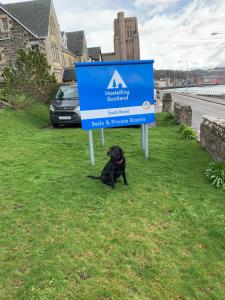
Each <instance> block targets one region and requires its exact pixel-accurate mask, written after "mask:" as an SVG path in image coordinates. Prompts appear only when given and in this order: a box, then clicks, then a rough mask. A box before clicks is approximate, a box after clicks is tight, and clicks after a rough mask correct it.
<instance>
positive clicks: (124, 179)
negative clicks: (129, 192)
mask: <svg viewBox="0 0 225 300" xmlns="http://www.w3.org/2000/svg"><path fill="white" fill-rule="evenodd" d="M122 176H123V182H124V184H125V185H128V182H127V176H126V172H125V171H124V172H123V173H122Z"/></svg>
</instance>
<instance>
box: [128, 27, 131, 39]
mask: <svg viewBox="0 0 225 300" xmlns="http://www.w3.org/2000/svg"><path fill="white" fill-rule="evenodd" d="M127 37H129V38H130V37H132V28H131V27H127Z"/></svg>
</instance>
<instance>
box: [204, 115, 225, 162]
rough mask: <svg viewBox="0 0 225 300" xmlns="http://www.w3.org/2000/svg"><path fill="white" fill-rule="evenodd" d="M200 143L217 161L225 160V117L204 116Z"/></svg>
mask: <svg viewBox="0 0 225 300" xmlns="http://www.w3.org/2000/svg"><path fill="white" fill-rule="evenodd" d="M200 144H201V146H202V147H203V148H204V149H205V150H206V151H207V152H208V153H209V154H210V155H211V156H212V157H213V158H214V159H215V160H216V161H223V162H225V119H222V118H218V117H213V116H204V117H203V122H202V123H201V129H200Z"/></svg>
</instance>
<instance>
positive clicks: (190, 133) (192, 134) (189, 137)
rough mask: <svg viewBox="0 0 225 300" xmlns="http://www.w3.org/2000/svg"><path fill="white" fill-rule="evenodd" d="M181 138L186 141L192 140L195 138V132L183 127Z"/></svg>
mask: <svg viewBox="0 0 225 300" xmlns="http://www.w3.org/2000/svg"><path fill="white" fill-rule="evenodd" d="M182 137H183V138H184V139H186V140H194V139H195V138H196V132H195V130H194V129H193V128H191V127H188V126H185V128H184V130H183V131H182Z"/></svg>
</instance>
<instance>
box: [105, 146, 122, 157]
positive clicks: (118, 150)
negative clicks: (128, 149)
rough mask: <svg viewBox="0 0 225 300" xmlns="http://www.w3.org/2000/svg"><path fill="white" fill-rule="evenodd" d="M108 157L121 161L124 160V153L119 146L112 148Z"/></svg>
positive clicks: (108, 152)
mask: <svg viewBox="0 0 225 300" xmlns="http://www.w3.org/2000/svg"><path fill="white" fill-rule="evenodd" d="M107 155H108V156H109V157H111V159H112V160H114V161H121V160H122V159H123V158H124V152H123V150H122V149H121V148H120V147H119V146H112V147H110V148H109V150H108V151H107Z"/></svg>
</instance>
